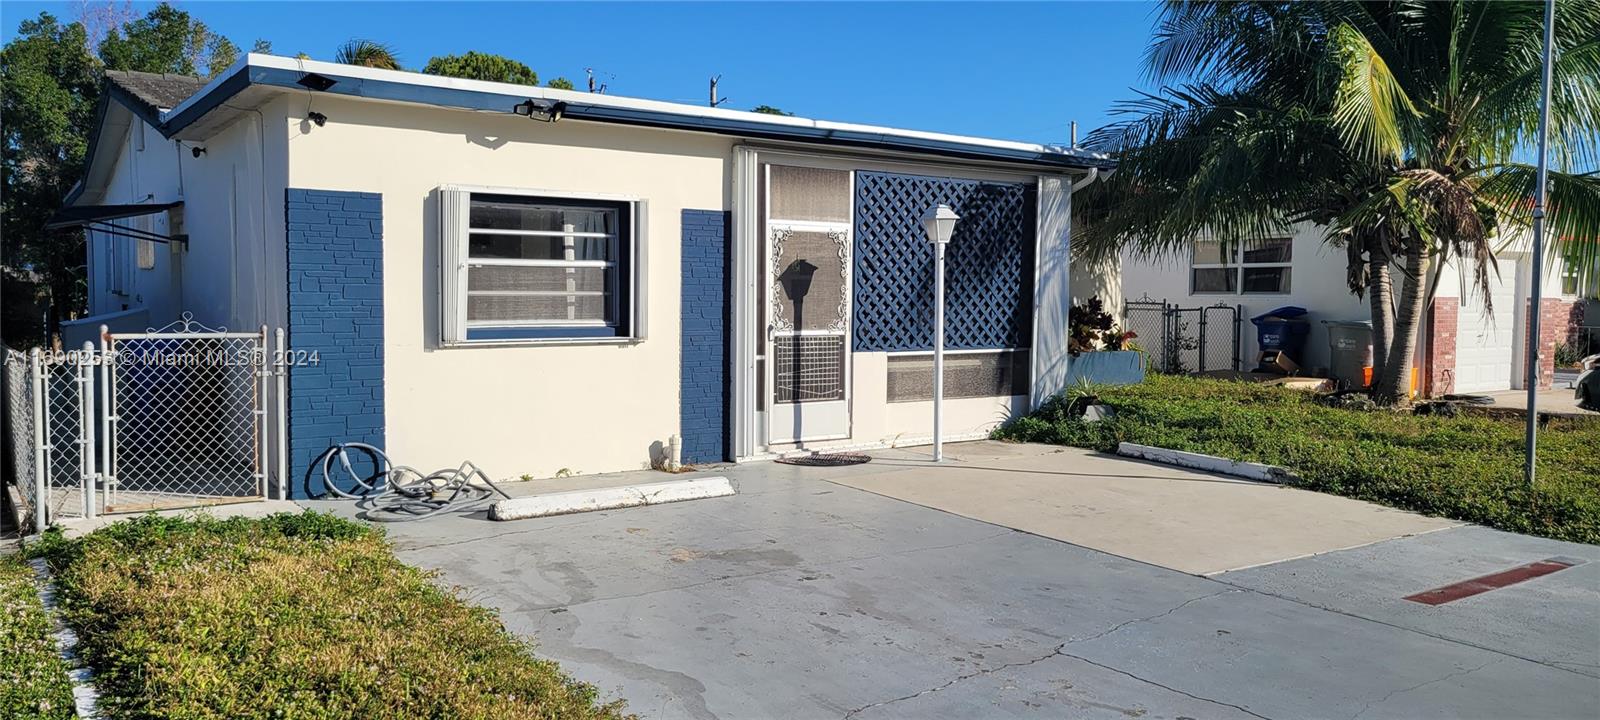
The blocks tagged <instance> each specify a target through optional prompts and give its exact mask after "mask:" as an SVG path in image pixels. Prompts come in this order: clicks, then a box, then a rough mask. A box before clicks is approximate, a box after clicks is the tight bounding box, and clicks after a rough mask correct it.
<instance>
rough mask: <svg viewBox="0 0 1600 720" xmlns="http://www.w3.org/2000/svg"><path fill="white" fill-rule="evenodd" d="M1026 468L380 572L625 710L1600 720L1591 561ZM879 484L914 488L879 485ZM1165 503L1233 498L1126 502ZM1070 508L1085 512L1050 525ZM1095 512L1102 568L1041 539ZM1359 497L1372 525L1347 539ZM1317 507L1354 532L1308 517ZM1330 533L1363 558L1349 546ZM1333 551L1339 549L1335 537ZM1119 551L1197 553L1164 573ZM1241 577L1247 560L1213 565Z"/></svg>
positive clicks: (731, 502)
mask: <svg viewBox="0 0 1600 720" xmlns="http://www.w3.org/2000/svg"><path fill="white" fill-rule="evenodd" d="M1050 450H1053V449H1042V448H1032V449H1030V448H1026V447H1021V446H1010V447H1007V446H995V445H991V444H977V445H971V446H965V447H962V446H956V447H955V448H953V451H954V452H953V454H954V455H956V456H958V457H963V458H964V459H963V460H962V461H958V463H965V464H967V465H979V464H981V465H982V466H983V467H986V468H1000V470H994V469H990V470H981V471H976V470H975V471H972V472H971V473H970V474H967V475H966V476H965V477H966V481H965V482H967V484H968V491H969V492H968V495H969V496H972V497H979V498H982V497H986V496H987V497H990V498H992V499H993V502H991V503H988V506H987V507H986V505H985V503H981V502H979V503H973V502H967V501H962V502H964V503H965V504H964V505H963V506H962V507H960V508H940V507H937V505H938V504H952V503H954V501H947V500H938V499H937V498H936V497H934V496H941V497H945V498H955V499H956V500H961V497H960V495H959V494H956V493H952V492H951V491H950V489H949V487H947V486H948V485H950V484H953V483H958V482H961V478H959V477H940V476H927V475H926V474H924V475H923V477H925V478H927V479H926V480H925V481H923V482H916V481H915V479H916V477H917V473H919V472H923V471H925V470H926V464H925V463H924V462H922V461H920V460H919V459H917V457H916V456H915V454H914V453H904V452H889V453H883V454H882V457H880V458H879V459H878V460H876V461H874V462H873V463H870V464H867V465H860V466H854V467H848V468H831V469H822V468H797V467H790V466H783V465H775V464H769V463H758V464H749V465H743V466H739V467H736V468H729V469H727V470H726V471H724V472H723V473H722V474H725V475H728V476H729V477H731V478H733V479H734V480H735V481H736V483H737V484H738V485H739V490H740V493H739V494H738V495H737V496H734V497H729V498H719V499H713V500H702V501H695V502H688V503H681V504H675V505H661V506H653V507H645V508H635V509H629V510H620V511H612V512H597V513H588V514H583V515H569V516H562V517H554V518H546V519H540V520H525V521H516V522H508V523H494V522H490V521H487V520H484V519H482V516H481V514H479V515H475V516H465V517H444V518H437V519H434V520H429V521H426V522H421V523H410V524H404V525H396V526H391V528H390V529H391V532H392V534H393V537H394V539H395V541H396V543H397V546H398V548H399V553H400V556H401V557H402V558H403V559H405V560H406V561H408V562H411V563H414V564H417V565H419V566H423V567H430V568H437V569H439V570H440V571H441V572H442V574H443V578H444V579H445V580H446V581H448V582H450V583H453V584H456V585H459V586H460V587H461V588H462V589H463V592H464V593H465V594H466V595H467V597H469V598H470V599H472V600H474V601H476V602H479V603H482V604H485V605H488V606H492V607H495V608H498V609H500V611H501V612H502V616H503V618H504V620H505V622H506V625H507V626H508V627H509V628H510V629H511V630H512V631H514V632H517V633H520V634H523V635H525V636H528V637H530V638H533V639H534V640H535V641H536V642H537V644H538V651H539V652H540V653H541V654H542V655H544V656H547V657H550V658H553V659H555V660H558V661H560V662H561V663H562V664H563V666H565V667H566V668H567V669H568V670H569V671H570V672H572V673H573V674H574V675H575V676H577V677H578V678H580V679H583V680H586V681H589V682H591V683H594V684H596V685H598V686H599V687H600V688H601V689H602V691H603V692H604V693H605V694H606V695H607V696H608V697H621V698H625V699H626V700H627V701H628V703H629V707H630V709H632V710H633V711H634V712H637V713H639V714H640V715H642V716H644V717H649V718H714V717H721V718H862V719H868V718H929V717H964V718H965V717H970V718H979V717H982V718H989V717H1030V718H1062V717H1072V718H1077V717H1107V718H1135V717H1150V718H1193V719H1200V718H1245V717H1257V718H1261V717H1266V718H1352V717H1361V718H1382V717H1393V718H1416V717H1482V718H1525V717H1526V718H1535V717H1537V718H1593V717H1594V715H1595V711H1594V708H1595V707H1597V706H1600V572H1597V571H1600V548H1595V547H1591V546H1582V545H1572V544H1567V543H1558V542H1552V541H1545V540H1538V539H1533V538H1526V537H1522V536H1516V535H1509V534H1505V533H1498V532H1494V531H1489V530H1485V529H1482V528H1476V527H1445V528H1444V529H1437V526H1441V525H1448V524H1442V523H1438V521H1434V520H1429V519H1426V518H1417V517H1416V516H1409V515H1407V516H1404V517H1399V518H1396V517H1390V516H1389V513H1391V512H1392V511H1387V510H1382V509H1379V508H1374V507H1372V506H1366V505H1364V504H1360V503H1357V504H1356V505H1359V506H1361V507H1360V508H1352V507H1349V506H1345V505H1344V503H1348V502H1350V501H1346V500H1343V499H1340V498H1334V497H1329V496H1323V495H1314V494H1310V493H1300V492H1298V491H1281V490H1278V489H1276V488H1265V489H1262V488H1259V487H1253V488H1249V489H1248V490H1247V491H1241V490H1240V488H1238V487H1236V486H1235V484H1233V483H1230V482H1199V481H1191V480H1184V479H1174V478H1173V477H1171V476H1169V474H1168V473H1166V472H1164V470H1165V469H1161V470H1153V468H1152V466H1149V465H1145V464H1142V463H1136V462H1131V461H1124V460H1117V459H1111V458H1094V460H1095V463H1094V464H1093V465H1092V470H1086V469H1084V468H1088V467H1090V465H1089V464H1087V462H1086V461H1085V460H1084V457H1086V456H1084V455H1079V454H1075V453H1054V452H1050ZM1041 458H1045V459H1041ZM1048 458H1055V461H1054V462H1055V463H1057V464H1056V465H1055V466H1051V465H1050V462H1049V461H1048ZM1006 468H1022V469H1029V468H1031V470H1029V471H1028V472H1010V473H1006V470H1005V469H1006ZM1041 468H1043V470H1042V471H1041ZM938 472H940V473H944V475H946V476H953V475H956V474H957V473H960V472H962V471H960V470H956V471H950V470H947V469H940V470H939V471H938ZM896 473H911V475H910V476H909V477H902V478H899V479H898V480H897V481H895V482H889V480H888V479H887V478H886V477H884V476H885V475H886V474H896ZM1002 473H1005V475H1004V476H1006V477H1014V478H1033V479H1034V481H1035V483H1036V487H1034V488H1033V495H1032V497H1035V498H1039V497H1048V498H1050V499H1051V500H1052V501H1053V502H1055V503H1056V504H1057V505H1059V506H1060V507H1061V508H1064V509H1058V510H1053V511H1046V512H1040V513H1035V515H1036V516H1035V517H1032V518H1031V519H1030V518H1029V517H1028V516H1027V514H1025V513H1024V514H1016V513H1012V514H1011V515H1009V516H1006V512H1008V511H1007V510H1006V507H1008V506H1012V505H1016V504H1017V503H1019V502H1023V501H1024V499H1025V498H1027V497H1029V495H1027V494H1025V491H1026V489H1019V488H1016V487H1012V488H1003V489H997V490H994V491H992V492H991V489H993V488H994V485H995V483H994V480H995V478H997V477H1001V474H1002ZM1068 473H1079V474H1078V475H1071V474H1068ZM1182 475H1189V474H1188V473H1183V474H1182ZM1200 477H1203V478H1208V479H1210V480H1218V479H1217V478H1210V477H1209V476H1200ZM659 479H661V476H659V475H647V474H646V475H637V474H629V475H628V476H611V477H599V478H583V479H579V480H576V481H572V482H569V483H566V484H569V485H570V484H588V485H606V484H621V483H622V482H628V481H634V482H637V481H640V480H659ZM1012 482H1019V481H1017V480H1013V481H1012ZM1177 483H1184V484H1182V485H1178V484H1177ZM896 484H898V485H900V486H901V489H899V490H896V489H895V488H892V487H888V486H889V485H896ZM852 485H861V486H868V485H872V486H875V488H876V489H875V490H874V491H871V492H869V491H867V490H863V489H859V488H858V487H852ZM921 485H928V486H930V488H932V489H931V490H930V491H929V493H928V494H927V496H926V497H923V498H922V502H921V503H919V502H914V501H910V500H905V499H900V498H898V497H892V496H890V494H891V493H892V492H898V493H900V494H910V493H912V492H913V491H917V490H919V489H922V488H919V486H921ZM544 487H550V484H545V483H537V482H535V483H528V484H519V486H518V487H516V488H515V490H516V492H522V493H526V492H533V491H537V490H539V489H542V488H544ZM1119 487H1121V488H1122V489H1123V492H1122V493H1121V494H1119V493H1118V492H1117V489H1118V488H1119ZM1164 487H1165V488H1168V489H1171V488H1173V487H1179V488H1190V489H1189V490H1185V492H1189V493H1204V492H1206V490H1205V489H1206V488H1209V489H1211V490H1213V491H1216V492H1219V493H1230V494H1231V495H1232V498H1231V500H1230V501H1228V502H1224V501H1222V500H1217V499H1215V498H1212V499H1207V498H1205V497H1202V496H1199V495H1195V496H1191V497H1189V498H1187V499H1185V500H1184V501H1183V502H1182V503H1165V504H1163V505H1162V506H1161V507H1163V508H1165V509H1162V510H1160V511H1145V512H1135V511H1136V510H1138V509H1139V508H1141V507H1144V506H1148V505H1149V504H1150V503H1151V498H1152V497H1158V496H1159V495H1160V494H1161V492H1162V488H1164ZM1194 488H1200V489H1198V490H1197V489H1194ZM561 489H566V488H565V487H562V488H561ZM1257 490H1269V491H1271V492H1255V491H1257ZM986 493H987V495H986ZM1074 496H1079V497H1093V498H1094V499H1093V500H1092V502H1088V501H1086V502H1084V503H1079V505H1093V506H1094V507H1095V508H1096V511H1095V512H1086V511H1082V510H1081V509H1080V511H1079V515H1078V516H1077V518H1076V519H1070V518H1067V516H1065V515H1062V519H1058V520H1057V521H1051V520H1050V516H1051V515H1053V514H1057V515H1059V514H1061V513H1065V512H1067V511H1068V510H1070V509H1071V507H1072V505H1073V503H1072V502H1071V498H1073V497H1074ZM1303 496H1305V497H1303ZM1118 497H1121V498H1123V499H1124V501H1123V502H1122V503H1121V504H1120V505H1119V504H1118V503H1117V501H1116V498H1118ZM1318 499H1322V500H1325V501H1326V504H1320V503H1319V502H1318ZM1207 503H1209V507H1210V509H1205V507H1206V504H1207ZM309 504H311V505H315V506H320V507H331V508H333V509H335V510H337V511H340V512H348V511H349V508H348V506H345V505H339V504H334V503H309ZM1036 504H1037V503H1036ZM1229 504H1242V505H1245V506H1246V507H1245V509H1244V510H1228V509H1226V506H1228V505H1229ZM930 505H933V506H930ZM1185 506H1188V507H1192V508H1197V509H1199V510H1200V511H1202V512H1203V513H1211V515H1209V516H1208V517H1213V518H1225V517H1234V518H1248V517H1251V516H1261V517H1272V516H1277V517H1280V518H1281V520H1279V521H1278V522H1279V523H1280V524H1281V525H1283V526H1286V527H1288V528H1290V531H1289V532H1286V533H1285V535H1286V536H1289V540H1286V541H1285V542H1283V543H1279V544H1274V543H1273V541H1272V539H1271V534H1263V533H1262V530H1263V528H1264V527H1265V526H1261V525H1255V526H1248V525H1246V526H1240V525H1239V523H1241V522H1244V521H1243V520H1235V521H1233V525H1228V524H1213V525H1212V526H1211V527H1210V528H1209V533H1210V536H1212V537H1213V538H1214V539H1215V542H1216V543H1218V544H1236V545H1240V546H1244V545H1250V544H1267V545H1271V546H1272V549H1270V550H1268V551H1266V552H1260V551H1256V550H1252V551H1251V553H1252V557H1253V558H1254V557H1259V556H1263V555H1265V556H1268V560H1267V561H1265V562H1266V564H1260V563H1239V564H1234V563H1235V562H1236V560H1237V559H1238V557H1237V556H1236V555H1237V554H1234V555H1229V554H1227V553H1224V554H1223V555H1221V556H1216V557H1213V556H1211V555H1209V554H1207V553H1196V554H1195V556H1194V557H1187V556H1184V555H1183V554H1182V553H1179V552H1176V551H1174V550H1173V548H1172V547H1171V546H1172V545H1174V544H1179V545H1181V544H1191V545H1192V544H1195V543H1196V542H1203V540H1196V538H1201V537H1202V535H1201V534H1199V533H1198V532H1197V531H1195V530H1192V529H1191V530H1184V529H1183V528H1184V523H1181V522H1178V521H1176V520H1173V519H1172V518H1171V517H1168V516H1177V515H1181V514H1183V511H1184V508H1185ZM1118 508H1120V512H1122V513H1123V514H1125V515H1126V516H1127V517H1126V519H1125V520H1124V524H1125V525H1127V526H1130V527H1136V528H1137V527H1142V528H1146V532H1145V533H1144V536H1143V537H1141V536H1140V533H1137V532H1132V531H1126V530H1125V531H1123V532H1122V534H1121V535H1120V536H1119V537H1118V539H1116V540H1115V543H1116V544H1117V548H1113V549H1120V550H1121V552H1118V553H1117V554H1112V553H1109V552H1102V551H1100V550H1096V549H1092V548H1090V547H1085V546H1084V545H1083V544H1076V543H1074V542H1066V541H1063V540H1059V539H1055V538H1054V537H1046V536H1045V534H1041V531H1050V533H1051V534H1055V535H1066V534H1067V533H1080V534H1083V537H1081V538H1079V539H1082V540H1084V542H1085V543H1087V542H1088V541H1089V540H1093V539H1094V537H1093V535H1094V534H1093V533H1085V532H1084V531H1082V530H1080V529H1074V527H1075V526H1078V525H1084V524H1087V523H1090V522H1094V523H1099V524H1100V526H1101V527H1111V526H1112V525H1114V521H1115V520H1116V518H1115V515H1116V513H1117V512H1119V509H1118ZM1362 509H1365V510H1367V511H1369V512H1371V513H1373V514H1372V515H1371V516H1370V517H1372V518H1376V520H1374V522H1377V523H1380V524H1384V523H1387V524H1388V525H1384V526H1383V527H1381V528H1378V529H1374V528H1371V527H1366V526H1365V525H1363V523H1362V522H1361V510H1362ZM1230 513H1231V515H1230ZM964 515H973V516H977V515H989V516H992V517H988V518H980V517H972V516H964ZM1324 516H1328V517H1334V518H1337V522H1335V523H1333V524H1334V525H1340V526H1347V527H1348V528H1349V529H1350V530H1351V532H1349V533H1346V532H1344V531H1340V532H1332V533H1329V532H1327V531H1326V530H1317V529H1314V526H1316V525H1318V523H1319V521H1320V520H1322V519H1323V517H1324ZM1035 522H1036V523H1042V525H1041V526H1039V527H1030V528H1027V529H1016V528H1015V527H1012V525H1023V524H1025V523H1035ZM1007 523H1010V524H1009V525H1008V524H1007ZM1413 524H1415V525H1417V526H1418V527H1420V528H1421V530H1420V532H1421V534H1416V533H1413V532H1412V530H1413V529H1414V528H1413ZM1191 525H1198V524H1196V523H1191ZM1052 527H1054V528H1056V530H1051V529H1050V528H1052ZM1239 527H1244V528H1245V530H1244V531H1247V532H1252V533H1255V535H1253V536H1252V537H1253V539H1252V540H1251V541H1250V542H1249V543H1235V542H1234V540H1235V534H1234V533H1237V532H1239V530H1237V529H1236V528H1239ZM1295 527H1301V528H1306V533H1310V534H1317V535H1318V536H1319V538H1320V539H1319V540H1317V541H1316V542H1314V543H1312V545H1313V546H1315V547H1313V549H1312V550H1311V551H1310V553H1311V554H1310V556H1309V557H1302V558H1300V559H1288V558H1293V557H1295V556H1298V555H1307V554H1308V553H1307V552H1305V549H1306V547H1307V545H1306V543H1305V542H1303V540H1302V539H1299V538H1295V537H1294V535H1295V533H1294V532H1293V529H1294V528H1295ZM1179 531H1182V532H1179ZM1173 533H1176V534H1177V539H1176V540H1172V541H1161V540H1160V539H1159V537H1158V536H1161V535H1164V534H1173ZM1356 535H1359V536H1360V538H1361V539H1362V542H1365V543H1366V544H1360V543H1355V542H1345V541H1346V540H1348V539H1350V537H1354V536H1356ZM1374 536H1378V537H1374ZM1384 536H1387V537H1389V538H1390V539H1384ZM1074 537H1078V536H1076V535H1075V536H1074ZM1374 540H1376V542H1374ZM1348 545H1360V546H1359V547H1355V548H1352V549H1344V550H1336V549H1335V547H1347V546H1348ZM1140 547H1144V548H1146V549H1145V550H1140V549H1139V548H1140ZM1152 548H1153V550H1152ZM1325 551H1326V552H1325ZM1139 554H1146V555H1149V556H1150V557H1151V558H1153V559H1154V560H1159V561H1162V562H1166V563H1167V564H1168V565H1177V564H1182V563H1188V562H1190V561H1192V560H1195V559H1196V558H1201V559H1202V560H1201V561H1198V562H1196V563H1195V564H1194V565H1193V566H1192V567H1188V570H1187V571H1185V570H1184V569H1173V568H1172V567H1164V566H1162V565H1161V564H1157V563H1156V562H1154V561H1145V560H1141V559H1134V558H1133V556H1136V555H1139ZM1124 555H1126V556H1124ZM1551 557H1565V558H1568V559H1569V560H1570V561H1571V562H1573V563H1576V566H1575V567H1571V568H1568V569H1565V570H1562V571H1560V572H1556V573H1554V574H1550V575H1546V576H1543V577H1539V578H1536V579H1532V580H1529V581H1527V582H1522V583H1519V584H1515V585H1511V586H1508V587H1504V588H1502V589H1498V590H1494V591H1491V592H1487V593H1483V594H1481V595H1476V596H1473V597H1468V598H1465V599H1462V600H1458V601H1456V602H1451V603H1447V604H1443V605H1437V606H1424V605H1418V604H1416V603H1412V602H1410V601H1405V600H1401V599H1400V598H1402V597H1404V596H1406V595H1409V594H1412V593H1415V592H1420V591H1423V590H1427V589H1429V588H1433V587H1436V586H1438V585H1442V584H1448V583H1453V582H1457V581H1460V580H1464V579H1468V578H1472V577H1475V576H1477V575H1482V574H1485V573H1489V572H1496V571H1499V570H1503V569H1506V568H1508V567H1512V566H1516V565H1521V564H1524V563H1528V562H1533V561H1536V560H1544V559H1546V558H1551ZM1162 558H1167V559H1166V560H1162ZM1273 560H1286V561H1284V562H1272V561H1273ZM1240 564H1252V565H1255V567H1252V568H1249V569H1241V570H1234V571H1231V572H1215V571H1216V570H1218V569H1228V568H1233V567H1238V566H1239V565H1240ZM1198 572H1212V573H1213V574H1211V575H1207V576H1202V575H1199V574H1196V573H1198Z"/></svg>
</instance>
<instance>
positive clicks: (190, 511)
mask: <svg viewBox="0 0 1600 720" xmlns="http://www.w3.org/2000/svg"><path fill="white" fill-rule="evenodd" d="M300 510H301V507H300V506H299V505H296V504H295V503H293V502H291V501H288V500H247V501H243V502H235V503H224V504H217V505H202V506H199V507H192V508H177V509H173V510H158V511H150V512H142V513H126V514H121V515H96V516H95V517H94V518H92V519H89V518H73V519H70V520H67V521H66V522H64V523H62V525H61V532H62V534H63V535H66V536H67V537H80V536H83V535H87V534H89V533H92V532H94V531H96V530H99V529H100V528H103V527H105V526H107V525H111V524H113V523H118V522H122V521H124V520H128V519H131V518H136V517H140V516H142V515H158V516H161V517H189V516H194V515H204V516H207V517H213V518H218V519H226V518H234V517H246V518H260V517H266V516H268V515H271V514H273V513H281V512H291V513H292V512H300Z"/></svg>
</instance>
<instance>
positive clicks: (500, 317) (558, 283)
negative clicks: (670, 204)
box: [441, 188, 640, 343]
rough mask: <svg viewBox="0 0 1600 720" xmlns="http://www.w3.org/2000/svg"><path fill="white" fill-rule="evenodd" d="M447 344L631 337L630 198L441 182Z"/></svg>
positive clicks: (634, 261)
mask: <svg viewBox="0 0 1600 720" xmlns="http://www.w3.org/2000/svg"><path fill="white" fill-rule="evenodd" d="M441 194H442V195H443V196H444V197H443V199H444V203H445V209H444V212H443V213H441V216H442V217H443V218H444V221H445V222H444V230H443V234H444V236H445V243H444V244H445V252H444V253H443V256H444V258H445V272H444V275H445V277H444V283H443V287H444V293H443V295H444V299H445V302H444V339H445V341H446V342H448V343H456V342H479V341H501V342H504V341H518V340H528V341H534V340H574V339H584V338H588V339H603V338H637V337H639V336H640V335H639V333H638V332H637V331H638V329H639V322H638V320H639V314H638V313H637V312H635V307H634V298H635V297H638V293H637V287H636V282H635V281H636V277H637V276H636V274H635V273H636V269H637V266H638V254H639V253H638V247H637V244H636V242H635V239H636V237H637V232H636V224H637V216H638V212H637V209H638V205H639V203H637V202H635V201H628V200H608V199H592V198H570V197H554V196H546V195H532V194H529V195H524V194H519V193H516V192H511V191H498V190H497V191H493V192H489V191H476V190H460V189H453V188H447V189H445V190H443V191H442V193H441Z"/></svg>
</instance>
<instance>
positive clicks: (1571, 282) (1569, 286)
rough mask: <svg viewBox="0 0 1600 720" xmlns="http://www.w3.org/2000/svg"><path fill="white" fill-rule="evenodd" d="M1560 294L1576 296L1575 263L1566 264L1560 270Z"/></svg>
mask: <svg viewBox="0 0 1600 720" xmlns="http://www.w3.org/2000/svg"><path fill="white" fill-rule="evenodd" d="M1561 294H1562V295H1577V294H1578V264H1577V263H1575V262H1571V263H1567V264H1566V265H1565V266H1564V267H1562V269H1561Z"/></svg>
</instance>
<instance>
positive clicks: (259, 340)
mask: <svg viewBox="0 0 1600 720" xmlns="http://www.w3.org/2000/svg"><path fill="white" fill-rule="evenodd" d="M269 338H270V336H269V335H268V334H267V331H266V329H265V328H263V329H262V331H261V332H259V333H230V332H227V331H226V330H225V329H217V330H213V329H210V328H205V327H203V326H200V325H198V324H196V323H194V322H193V321H192V319H190V318H188V317H187V316H186V317H185V319H184V320H182V321H180V322H178V323H174V324H173V325H171V326H168V327H167V328H163V329H161V330H151V331H149V332H146V333H119V334H105V335H104V339H103V341H102V344H101V346H100V347H99V348H94V347H86V348H85V349H84V350H82V351H78V352H70V353H46V352H41V351H38V350H35V351H31V352H28V353H22V352H18V351H15V350H11V349H9V348H7V349H5V357H4V365H5V367H4V372H5V378H4V380H5V382H4V389H5V402H4V408H3V409H4V412H5V416H6V417H5V419H6V424H5V428H6V433H5V447H6V450H7V451H8V455H9V457H8V458H6V470H7V473H6V474H7V476H8V477H7V481H8V483H14V485H15V497H17V498H18V503H19V505H21V506H23V507H20V508H19V510H20V511H21V512H19V513H18V515H19V516H20V518H21V519H22V520H23V521H24V522H23V524H24V529H25V530H28V529H33V530H37V529H38V528H41V527H44V526H46V525H48V524H51V523H54V522H57V521H60V520H70V519H72V518H77V517H93V516H94V515H96V514H97V513H101V512H105V513H120V512H144V511H148V510H161V509H170V508H180V507H192V506H198V505H209V504H216V503H221V502H237V501H240V500H253V499H261V498H265V497H267V495H268V492H269V487H270V485H271V484H273V483H270V482H269V480H273V479H275V480H276V481H277V482H276V485H277V488H278V491H279V492H280V493H282V492H283V491H284V490H285V486H286V475H285V472H284V469H283V464H284V460H285V454H284V453H283V452H282V443H283V441H284V438H285V434H286V433H285V429H284V428H285V409H286V407H287V399H286V397H285V389H286V387H285V386H286V383H285V379H286V372H287V368H286V367H285V358H286V357H287V356H288V353H287V352H286V351H285V350H286V349H285V347H284V343H283V338H284V335H283V333H282V331H279V332H278V333H277V349H276V352H273V351H272V350H273V348H272V343H271V342H270V339H269ZM97 439H98V441H99V442H98V444H97V443H96V441H97ZM269 468H272V469H273V470H274V471H273V472H269ZM273 475H275V476H276V477H275V478H273V477H271V476H273Z"/></svg>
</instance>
